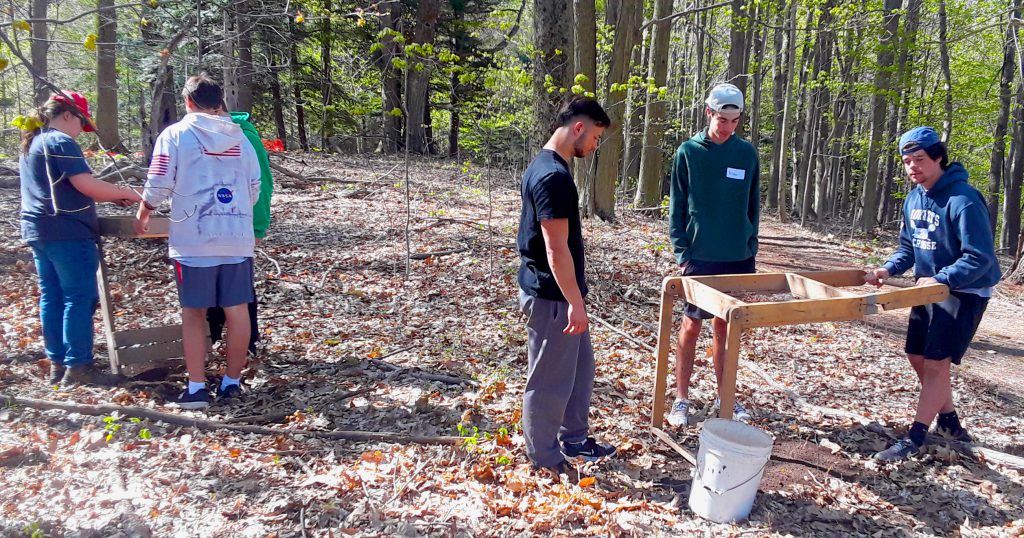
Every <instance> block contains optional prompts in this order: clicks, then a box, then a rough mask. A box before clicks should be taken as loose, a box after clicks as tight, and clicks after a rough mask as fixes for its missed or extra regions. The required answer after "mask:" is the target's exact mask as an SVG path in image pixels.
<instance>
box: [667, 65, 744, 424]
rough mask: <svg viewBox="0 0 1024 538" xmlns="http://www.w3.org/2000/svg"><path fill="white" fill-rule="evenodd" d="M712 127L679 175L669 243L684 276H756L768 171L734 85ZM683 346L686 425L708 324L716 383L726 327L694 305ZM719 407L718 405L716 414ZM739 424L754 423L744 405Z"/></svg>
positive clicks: (679, 381) (679, 371) (674, 414)
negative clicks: (746, 133)
mask: <svg viewBox="0 0 1024 538" xmlns="http://www.w3.org/2000/svg"><path fill="white" fill-rule="evenodd" d="M705 104H706V105H707V106H706V107H705V109H704V115H705V116H706V117H707V120H708V126H707V128H705V129H704V130H702V131H701V132H699V133H697V134H695V135H693V137H692V138H690V139H689V140H687V141H686V142H683V144H682V145H681V146H679V151H677V152H676V156H675V161H674V164H673V168H672V185H671V195H670V202H669V237H670V238H671V240H672V250H673V252H675V255H676V262H678V263H679V267H680V268H681V269H682V272H683V276H697V275H723V274H737V273H754V272H756V270H755V267H754V256H755V255H756V254H757V230H758V224H759V222H760V211H761V209H760V208H761V197H760V175H761V174H760V173H761V165H760V162H759V160H758V156H757V148H755V147H754V146H753V145H752V144H751V143H749V142H747V141H746V140H743V139H741V138H740V137H738V136H736V128H737V127H738V126H739V123H740V121H741V119H742V118H741V116H742V113H743V93H742V92H740V90H739V88H737V87H736V86H733V85H732V84H719V85H717V86H715V87H714V88H712V89H711V93H710V94H709V95H708V98H707V100H706V101H705ZM683 313H684V314H685V315H684V316H683V323H682V326H681V327H680V329H679V336H678V338H677V339H676V399H675V401H674V402H673V404H672V410H671V411H670V413H669V415H668V422H669V424H671V425H673V426H682V425H685V424H687V420H688V419H687V416H688V414H689V408H690V401H689V391H690V377H691V375H692V374H693V362H694V356H695V354H696V346H697V337H698V336H699V335H700V330H701V326H702V324H703V320H705V319H712V318H714V319H713V321H712V325H711V326H712V336H713V353H712V354H713V355H714V362H715V377H716V379H717V380H718V382H719V383H721V382H722V375H723V373H724V369H725V330H726V322H725V320H722V319H718V318H715V317H714V316H713V315H711V314H710V313H708V312H705V311H704V310H701V309H700V308H697V307H696V306H695V305H692V304H687V305H686V308H685V310H684V311H683ZM718 406H719V401H718V400H717V399H716V400H715V405H714V408H716V409H717V408H718ZM733 418H734V419H735V420H749V419H750V415H749V414H748V413H747V410H746V409H744V408H743V406H742V405H741V404H740V403H739V401H737V402H736V403H735V404H734V406H733Z"/></svg>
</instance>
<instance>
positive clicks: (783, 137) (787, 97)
mask: <svg viewBox="0 0 1024 538" xmlns="http://www.w3.org/2000/svg"><path fill="white" fill-rule="evenodd" d="M796 11H797V2H796V0H792V1H791V2H790V3H789V15H788V18H787V19H786V20H787V21H788V23H787V26H788V30H786V45H785V48H786V51H787V52H786V71H785V78H784V80H785V86H786V89H785V90H784V91H783V93H782V98H783V100H784V101H785V103H784V105H783V110H782V121H781V125H779V126H777V127H776V129H781V130H782V133H781V134H780V135H779V136H778V145H779V152H778V161H777V162H775V163H772V164H773V166H775V168H776V170H777V173H778V194H777V199H778V204H779V220H781V221H782V222H785V221H786V193H787V192H788V191H789V189H787V187H786V178H787V177H789V174H788V173H787V165H786V162H787V160H788V159H787V151H786V144H787V143H788V142H789V130H790V125H791V123H792V120H791V115H792V102H793V99H792V94H793V82H792V81H793V69H794V67H795V65H796V47H794V46H793V42H794V41H795V40H796Z"/></svg>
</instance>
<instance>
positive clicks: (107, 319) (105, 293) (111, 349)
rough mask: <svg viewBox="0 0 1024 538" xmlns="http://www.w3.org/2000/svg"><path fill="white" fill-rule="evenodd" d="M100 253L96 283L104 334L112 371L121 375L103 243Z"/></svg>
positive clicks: (97, 246)
mask: <svg viewBox="0 0 1024 538" xmlns="http://www.w3.org/2000/svg"><path fill="white" fill-rule="evenodd" d="M96 248H97V250H98V251H99V253H98V254H99V259H100V263H99V268H98V269H97V270H96V283H97V285H98V286H99V294H100V312H101V313H102V314H103V332H104V333H105V334H106V335H107V356H108V357H109V358H110V371H111V372H112V373H115V374H116V373H119V372H120V371H121V364H120V361H119V360H118V356H117V338H116V337H115V335H114V332H115V326H114V310H113V309H114V305H113V301H112V299H111V297H110V283H109V281H108V280H107V262H106V260H105V256H104V253H103V243H97V245H96Z"/></svg>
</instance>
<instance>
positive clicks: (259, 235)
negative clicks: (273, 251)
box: [206, 105, 274, 355]
mask: <svg viewBox="0 0 1024 538" xmlns="http://www.w3.org/2000/svg"><path fill="white" fill-rule="evenodd" d="M222 108H223V109H224V110H227V107H226V106H223V105H222ZM231 121H233V122H235V123H236V124H237V125H238V126H239V127H241V128H242V134H243V135H245V138H246V139H248V140H249V143H250V144H252V149H254V150H256V159H257V160H258V161H259V163H260V197H259V199H258V200H257V201H256V205H254V206H253V207H252V229H253V233H254V234H255V235H256V244H257V245H259V244H260V241H262V240H263V238H264V237H266V236H267V228H268V227H269V226H270V196H271V194H273V192H274V176H273V175H271V173H270V157H269V156H268V155H267V150H266V148H264V147H263V140H262V139H261V138H260V133H259V132H258V131H257V130H256V127H255V126H254V125H253V124H252V123H250V122H249V113H248V112H232V113H231ZM255 297H256V293H255V291H254V292H253V301H252V302H251V303H249V323H250V325H251V331H252V332H251V333H250V336H249V353H250V354H251V355H256V352H257V348H256V342H257V341H259V339H260V329H259V323H257V320H256V310H257V309H256V302H257V299H256V298H255ZM206 319H207V321H208V322H209V323H210V338H211V340H213V341H214V342H216V341H217V340H220V338H221V335H222V334H223V332H224V310H223V309H221V308H208V309H207V310H206Z"/></svg>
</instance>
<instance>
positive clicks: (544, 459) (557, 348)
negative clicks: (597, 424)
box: [519, 290, 594, 467]
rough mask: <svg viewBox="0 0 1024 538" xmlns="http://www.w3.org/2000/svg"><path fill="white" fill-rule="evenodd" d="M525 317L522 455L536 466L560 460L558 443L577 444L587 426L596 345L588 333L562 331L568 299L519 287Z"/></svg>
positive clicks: (567, 308) (521, 306)
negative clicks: (526, 361) (553, 298)
mask: <svg viewBox="0 0 1024 538" xmlns="http://www.w3.org/2000/svg"><path fill="white" fill-rule="evenodd" d="M519 305H520V308H521V309H522V311H523V314H525V315H526V332H527V334H528V337H529V338H528V344H527V345H528V348H529V367H530V369H529V372H528V373H527V377H526V394H525V396H524V398H523V435H524V436H525V437H526V455H527V456H529V457H530V460H532V461H533V463H534V464H536V465H537V466H538V467H551V466H553V465H556V464H558V462H560V461H562V451H561V449H560V447H559V444H558V442H559V441H563V442H580V441H583V440H585V439H586V438H587V433H588V432H589V430H590V426H589V424H588V422H587V415H588V414H589V413H590V395H591V393H592V392H593V390H594V349H593V348H592V347H591V345H590V331H587V332H586V333H584V334H582V335H566V334H563V333H562V329H565V326H566V325H567V324H568V311H569V303H567V302H564V301H549V300H547V299H540V298H537V297H532V296H530V295H527V294H526V293H524V292H523V291H522V290H520V291H519Z"/></svg>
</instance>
